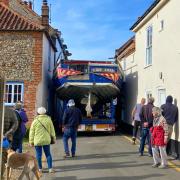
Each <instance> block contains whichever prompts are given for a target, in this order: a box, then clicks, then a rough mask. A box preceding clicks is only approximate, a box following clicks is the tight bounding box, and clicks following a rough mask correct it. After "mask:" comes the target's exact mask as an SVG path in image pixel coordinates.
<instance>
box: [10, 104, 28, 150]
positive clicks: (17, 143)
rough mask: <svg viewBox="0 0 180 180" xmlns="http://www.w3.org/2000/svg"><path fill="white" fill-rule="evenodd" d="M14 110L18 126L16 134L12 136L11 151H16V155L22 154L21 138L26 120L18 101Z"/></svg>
mask: <svg viewBox="0 0 180 180" xmlns="http://www.w3.org/2000/svg"><path fill="white" fill-rule="evenodd" d="M14 109H15V113H16V116H17V119H18V123H19V125H18V128H17V130H16V132H15V133H14V135H13V141H12V149H13V150H14V151H17V152H18V153H22V143H23V138H24V136H25V134H26V123H27V122H28V118H27V115H26V112H25V110H24V109H23V104H22V102H20V101H18V102H17V103H16V104H15V106H14Z"/></svg>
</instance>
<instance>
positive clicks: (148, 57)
mask: <svg viewBox="0 0 180 180" xmlns="http://www.w3.org/2000/svg"><path fill="white" fill-rule="evenodd" d="M152 33H153V27H152V26H149V27H148V28H147V29H146V62H145V66H146V67H147V66H150V65H152Z"/></svg>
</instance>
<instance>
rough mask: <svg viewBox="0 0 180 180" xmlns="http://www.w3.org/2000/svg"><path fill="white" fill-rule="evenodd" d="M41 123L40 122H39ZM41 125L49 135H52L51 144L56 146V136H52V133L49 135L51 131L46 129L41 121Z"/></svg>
mask: <svg viewBox="0 0 180 180" xmlns="http://www.w3.org/2000/svg"><path fill="white" fill-rule="evenodd" d="M38 121H39V120H38ZM39 123H40V124H41V125H42V126H43V127H44V129H45V130H46V131H47V132H48V134H49V135H50V138H51V142H50V144H55V142H56V141H55V138H54V136H52V135H51V134H50V133H49V131H48V130H47V129H46V127H45V126H44V125H43V124H42V123H41V122H40V121H39Z"/></svg>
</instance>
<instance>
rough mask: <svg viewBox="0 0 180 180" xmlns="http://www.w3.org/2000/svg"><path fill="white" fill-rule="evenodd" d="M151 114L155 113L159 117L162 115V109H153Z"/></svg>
mask: <svg viewBox="0 0 180 180" xmlns="http://www.w3.org/2000/svg"><path fill="white" fill-rule="evenodd" d="M152 112H155V113H157V114H158V115H159V116H160V115H162V109H161V108H159V107H153V108H152Z"/></svg>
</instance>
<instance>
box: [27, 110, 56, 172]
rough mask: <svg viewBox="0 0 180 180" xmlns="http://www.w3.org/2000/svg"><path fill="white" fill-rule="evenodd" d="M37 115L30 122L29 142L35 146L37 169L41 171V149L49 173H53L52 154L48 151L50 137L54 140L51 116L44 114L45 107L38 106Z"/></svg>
mask: <svg viewBox="0 0 180 180" xmlns="http://www.w3.org/2000/svg"><path fill="white" fill-rule="evenodd" d="M37 113H38V115H37V116H36V117H35V119H34V121H33V123H32V124H31V128H30V133H29V143H30V145H31V146H34V147H35V150H36V158H37V161H38V166H39V171H40V172H42V149H43V150H44V153H45V156H46V159H47V164H48V169H49V173H53V172H54V170H53V169H52V156H51V152H50V144H51V140H52V138H53V139H54V140H55V138H56V136H55V130H54V126H53V123H52V120H51V118H50V117H49V116H48V115H46V109H45V108H44V107H40V108H38V110H37Z"/></svg>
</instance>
